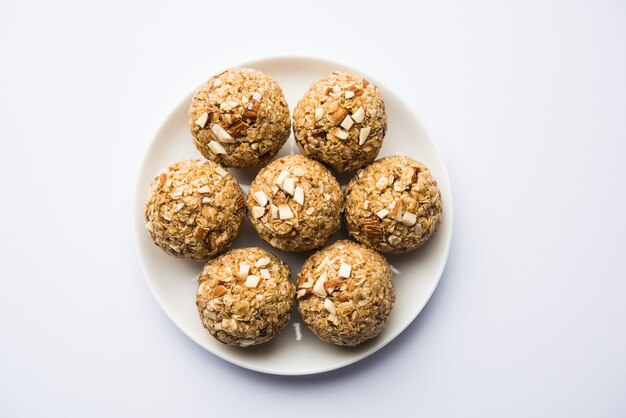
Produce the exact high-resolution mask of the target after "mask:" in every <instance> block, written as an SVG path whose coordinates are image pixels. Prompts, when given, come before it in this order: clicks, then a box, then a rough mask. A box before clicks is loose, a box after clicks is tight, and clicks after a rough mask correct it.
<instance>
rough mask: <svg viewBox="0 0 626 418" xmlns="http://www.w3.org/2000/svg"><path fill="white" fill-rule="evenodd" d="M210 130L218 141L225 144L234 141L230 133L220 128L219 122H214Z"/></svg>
mask: <svg viewBox="0 0 626 418" xmlns="http://www.w3.org/2000/svg"><path fill="white" fill-rule="evenodd" d="M211 132H213V135H215V137H216V138H217V140H218V141H220V142H223V143H225V144H232V143H234V142H235V141H234V140H233V137H232V136H230V134H229V133H228V131H226V129H224V128H222V125H220V124H219V123H216V124H214V125H213V126H211Z"/></svg>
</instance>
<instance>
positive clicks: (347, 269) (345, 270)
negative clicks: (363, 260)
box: [337, 262, 352, 279]
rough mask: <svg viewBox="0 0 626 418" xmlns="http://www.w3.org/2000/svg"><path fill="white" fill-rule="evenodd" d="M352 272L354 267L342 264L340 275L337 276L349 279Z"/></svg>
mask: <svg viewBox="0 0 626 418" xmlns="http://www.w3.org/2000/svg"><path fill="white" fill-rule="evenodd" d="M351 271H352V266H351V265H350V264H346V263H343V262H342V263H341V266H340V267H339V273H337V274H338V275H339V277H343V278H344V279H349V278H350V273H351Z"/></svg>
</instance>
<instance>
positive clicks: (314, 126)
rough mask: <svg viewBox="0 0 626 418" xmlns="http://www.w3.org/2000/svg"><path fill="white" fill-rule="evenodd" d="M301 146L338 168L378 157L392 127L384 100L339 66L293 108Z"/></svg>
mask: <svg viewBox="0 0 626 418" xmlns="http://www.w3.org/2000/svg"><path fill="white" fill-rule="evenodd" d="M293 127H294V134H295V137H296V143H297V144H298V147H299V148H300V150H301V151H302V153H304V154H305V155H307V156H309V157H311V158H313V159H315V160H318V161H321V162H322V163H324V164H326V165H328V166H330V167H332V168H334V169H335V170H337V171H338V172H340V173H341V172H344V171H353V170H356V169H358V168H361V167H364V166H365V165H367V164H369V163H371V162H372V161H374V160H375V159H376V156H377V155H378V151H379V150H380V147H381V146H382V143H383V138H384V137H385V132H386V131H387V113H386V112H385V103H384V102H383V99H382V97H381V95H380V92H379V91H378V88H377V87H376V86H374V85H372V84H370V83H369V82H368V81H367V80H366V79H364V78H362V77H357V76H353V75H350V74H347V73H343V72H339V71H335V72H333V73H332V74H329V75H327V76H326V77H324V78H322V79H321V80H319V81H317V82H315V83H314V84H313V85H312V86H311V87H309V90H308V91H307V92H306V93H305V94H304V97H303V98H302V99H300V101H299V102H298V105H297V106H296V109H295V110H294V112H293Z"/></svg>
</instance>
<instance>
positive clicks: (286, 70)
mask: <svg viewBox="0 0 626 418" xmlns="http://www.w3.org/2000/svg"><path fill="white" fill-rule="evenodd" d="M241 64H242V65H243V66H246V67H252V68H256V69H258V70H260V71H262V72H264V73H265V74H269V75H270V76H271V77H273V78H274V79H275V80H276V81H277V82H278V83H279V84H280V86H281V88H282V89H283V92H284V93H285V97H286V99H287V102H288V103H290V110H291V111H292V113H293V108H294V107H295V104H296V103H297V102H298V99H299V98H300V97H301V96H302V95H303V94H304V92H305V91H306V90H307V89H308V88H309V86H310V85H311V83H312V82H314V81H316V80H319V79H320V78H321V77H323V76H325V75H327V74H329V73H330V72H332V71H333V70H344V71H348V72H350V73H352V74H361V75H364V76H366V77H367V78H368V80H369V81H370V82H371V83H374V84H376V85H377V86H379V89H380V91H381V94H382V96H383V97H384V98H385V106H386V109H387V113H388V124H389V130H388V133H387V139H386V140H385V142H384V144H383V147H382V149H381V152H380V156H385V155H393V154H397V153H405V154H409V155H412V156H414V157H415V158H418V159H419V160H420V161H422V162H423V163H424V164H426V165H427V166H428V167H429V168H430V170H431V172H432V173H433V176H434V177H435V178H436V179H437V182H438V184H439V188H440V190H441V198H442V201H443V204H444V208H445V209H444V211H445V216H443V219H442V222H441V225H440V226H439V228H438V230H437V232H436V234H435V235H434V236H433V237H432V239H431V240H429V242H428V244H427V245H425V246H424V247H422V248H421V249H420V251H418V252H414V253H410V254H401V255H394V256H391V257H387V259H388V260H389V262H390V263H391V264H392V266H393V268H394V270H395V272H397V273H396V274H394V277H393V282H394V286H395V289H396V294H397V298H396V303H395V305H394V308H393V311H392V314H391V315H390V317H389V320H388V321H387V324H386V325H385V329H384V330H383V332H382V333H381V335H380V336H379V337H378V338H376V339H374V340H371V341H369V342H367V343H364V344H361V345H360V346H359V347H355V348H351V349H345V348H344V349H341V348H339V349H338V348H337V347H335V346H333V345H331V344H327V343H323V342H322V341H320V340H319V338H317V337H316V336H315V335H314V334H313V333H312V332H310V331H309V330H308V328H307V327H306V326H304V327H302V336H301V339H297V338H296V336H297V334H296V331H295V328H294V327H293V325H294V323H296V322H301V321H302V320H301V319H300V317H299V314H298V313H297V309H294V313H293V315H292V318H291V321H290V323H289V324H287V327H286V329H285V330H284V331H283V333H282V335H281V336H280V338H275V339H274V340H272V341H271V343H269V344H263V345H262V346H259V347H249V348H246V349H241V348H239V347H229V346H226V345H224V344H222V343H220V342H219V341H217V340H216V339H215V338H213V337H212V336H211V335H210V334H209V333H208V332H207V331H206V330H205V329H204V328H203V327H202V324H201V322H200V320H199V319H198V311H197V309H196V306H195V303H194V302H195V295H196V290H197V282H196V280H195V279H194V280H185V279H189V278H195V277H197V276H198V274H199V272H200V270H201V269H202V267H201V266H202V265H203V264H202V263H195V262H186V261H182V260H180V259H176V258H174V257H171V256H169V255H168V254H166V253H165V252H163V251H162V250H161V249H160V248H158V247H156V246H155V245H154V243H153V242H152V240H151V239H150V237H149V235H148V233H147V231H146V228H145V226H144V223H145V218H144V215H143V212H144V202H145V200H146V196H147V185H149V184H150V182H151V181H152V179H154V177H155V176H156V175H157V173H158V172H159V171H160V170H162V169H163V167H167V166H168V165H169V164H171V163H172V162H173V161H177V160H179V159H183V158H198V157H201V156H200V155H198V151H197V150H196V148H195V146H194V145H193V141H192V140H191V134H190V133H189V120H188V119H189V116H188V109H189V103H190V102H191V98H192V95H193V92H194V91H195V90H196V87H197V86H194V89H193V91H191V90H190V91H189V92H188V94H186V95H184V99H181V101H179V103H178V104H177V105H176V106H173V108H172V111H171V113H170V115H169V116H168V117H167V118H166V119H165V120H164V121H163V125H162V126H161V128H160V129H159V131H158V133H157V135H156V136H155V137H154V140H153V142H152V144H151V145H150V148H149V149H148V151H147V153H146V156H145V159H144V162H143V164H142V168H141V171H140V173H139V180H138V184H137V190H136V195H135V209H134V212H133V218H134V221H135V223H134V225H133V227H134V234H135V239H136V243H137V251H138V254H139V258H140V263H141V265H142V267H143V271H144V274H145V276H146V278H147V279H148V283H149V285H150V288H151V290H152V291H153V293H154V295H155V297H156V298H157V301H158V302H159V304H160V305H161V307H162V308H163V310H164V311H165V313H166V314H167V315H168V316H169V317H170V319H171V320H172V321H173V322H174V323H175V324H176V325H177V326H178V327H179V328H180V329H181V330H182V331H183V332H184V333H185V334H187V335H188V336H189V337H190V338H191V339H192V340H194V341H195V342H197V343H198V344H200V345H201V346H202V347H204V348H206V349H207V350H209V351H210V352H212V353H214V354H216V355H217V356H219V357H221V358H223V359H225V360H228V361H230V362H232V363H235V364H238V365H240V366H242V367H246V368H248V369H252V370H257V371H262V372H265V373H272V374H278V375H307V374H313V373H320V372H325V371H328V370H334V369H338V368H340V367H344V366H346V365H348V364H352V363H354V362H355V361H358V360H360V359H362V358H365V357H366V356H368V355H370V354H372V353H374V352H376V351H377V350H379V349H380V348H382V347H384V346H385V345H386V344H388V343H389V342H390V341H392V340H393V339H394V338H395V337H396V336H397V335H398V334H399V333H400V332H402V331H403V330H404V329H406V327H407V326H408V325H409V324H410V323H411V322H412V321H413V319H414V318H415V317H416V316H417V314H418V313H419V312H420V311H421V310H422V308H423V307H424V305H425V304H426V302H427V301H428V299H429V298H430V296H431V295H432V293H433V291H434V289H435V287H436V286H437V283H439V279H440V277H441V274H442V272H443V269H444V267H445V263H446V259H447V257H448V252H449V250H450V241H451V236H452V219H453V216H454V215H453V202H452V192H451V189H450V180H449V178H448V173H447V170H446V167H445V163H444V161H443V159H442V157H441V154H440V152H439V150H438V149H437V145H436V144H435V143H434V142H433V141H432V139H431V138H429V136H428V134H427V133H426V132H425V131H424V129H423V127H422V126H421V125H420V122H419V120H418V118H417V117H416V116H415V115H414V114H412V113H411V110H410V109H409V108H408V106H407V105H406V104H405V103H403V102H402V100H401V99H400V98H398V97H397V96H396V94H394V92H391V91H389V90H388V89H387V88H386V87H385V86H384V84H382V83H381V82H380V80H374V79H373V78H372V77H371V76H369V75H368V74H364V73H362V72H360V71H357V70H354V69H351V68H349V67H346V66H345V64H344V65H342V64H341V63H336V62H330V61H325V60H320V59H312V58H301V57H300V58H296V57H283V58H268V59H263V60H257V61H252V62H245V63H241ZM218 71H221V70H218ZM181 96H182V95H181ZM405 138H410V140H406V139H405ZM294 153H295V154H300V152H299V151H298V147H297V146H296V144H295V142H294V140H293V135H292V136H291V137H290V138H289V140H288V141H287V143H286V144H285V145H284V146H283V147H282V149H281V151H280V153H279V155H288V154H294ZM230 172H231V173H232V174H233V175H235V177H236V178H237V179H238V181H239V183H240V184H241V186H242V188H243V189H244V191H246V193H247V191H248V189H249V187H250V183H251V182H252V180H253V179H254V176H255V175H256V173H257V172H258V169H246V170H236V169H230ZM351 177H352V176H351V175H343V176H341V177H340V182H341V183H342V185H346V184H347V182H348V181H349V179H350V178H351ZM346 235H347V234H346V233H345V232H344V230H343V229H342V230H340V231H339V232H338V233H337V234H335V235H334V236H333V237H331V239H330V240H329V243H332V242H334V241H336V240H337V239H345V238H347V236H346ZM233 247H234V248H242V247H263V248H266V249H268V250H269V251H271V252H273V253H274V254H276V255H278V257H279V258H280V259H281V260H283V261H285V262H286V263H287V264H288V265H289V267H290V268H291V272H292V276H293V277H292V278H293V280H295V279H296V275H297V273H298V271H300V268H301V267H302V264H303V263H304V261H305V260H306V259H307V258H308V257H309V256H310V255H311V252H307V253H304V254H294V253H287V252H283V251H278V250H276V249H274V248H272V247H271V246H269V245H267V244H266V243H265V242H264V241H263V240H262V239H261V238H260V237H259V236H258V234H257V233H256V232H255V231H254V229H253V228H252V227H251V226H250V224H249V223H248V222H247V221H246V222H244V224H243V227H242V230H241V231H240V233H239V236H238V237H237V239H236V240H235V242H234V243H233ZM294 306H295V305H294Z"/></svg>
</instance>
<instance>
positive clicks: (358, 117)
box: [352, 107, 365, 123]
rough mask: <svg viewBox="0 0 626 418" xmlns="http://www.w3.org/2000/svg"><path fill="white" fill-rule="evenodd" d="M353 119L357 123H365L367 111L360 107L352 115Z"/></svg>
mask: <svg viewBox="0 0 626 418" xmlns="http://www.w3.org/2000/svg"><path fill="white" fill-rule="evenodd" d="M352 119H354V121H355V122H356V123H361V122H363V119H365V110H364V109H363V107H359V108H358V109H357V110H356V112H354V113H353V114H352Z"/></svg>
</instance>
